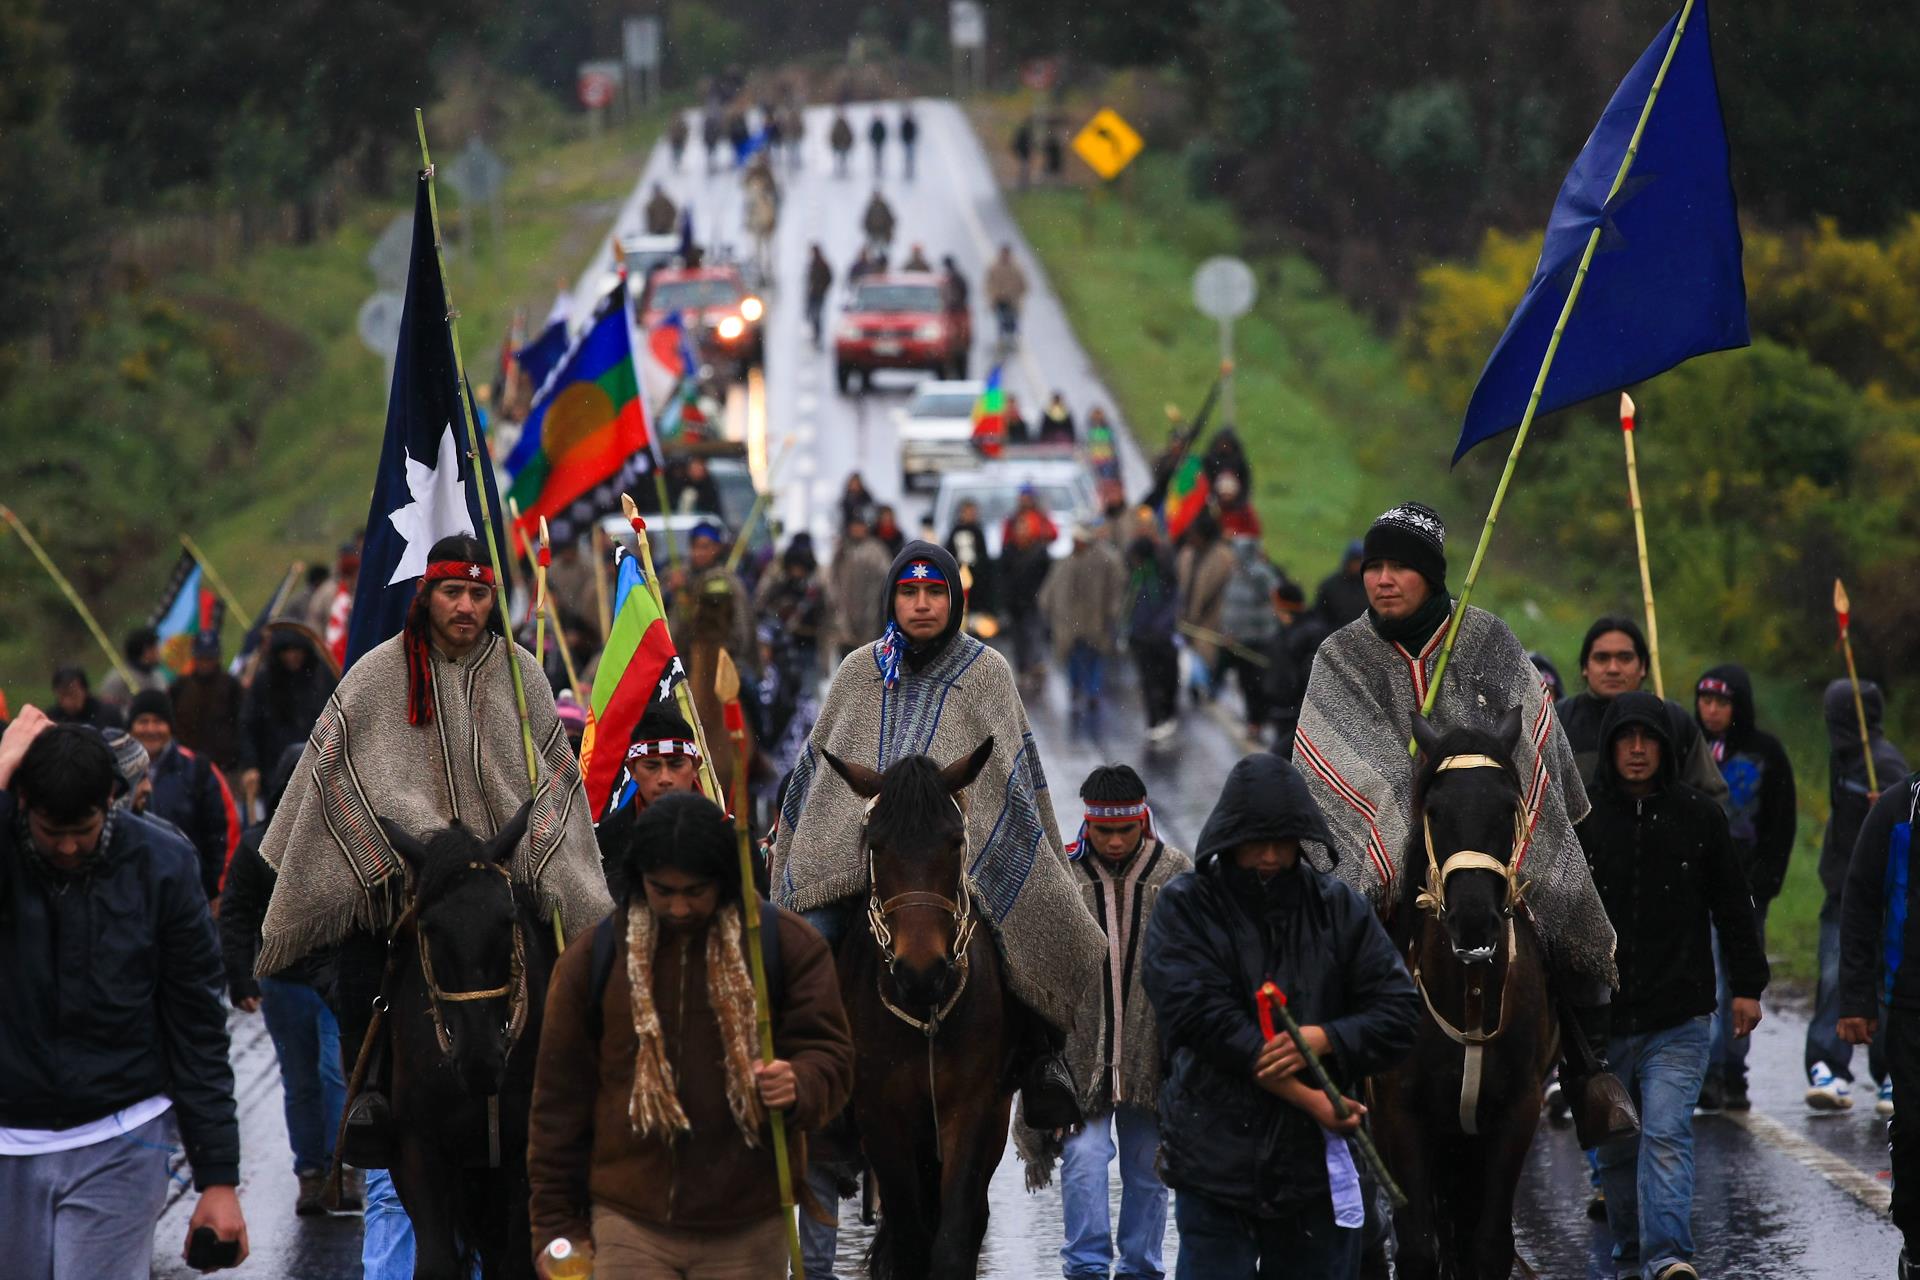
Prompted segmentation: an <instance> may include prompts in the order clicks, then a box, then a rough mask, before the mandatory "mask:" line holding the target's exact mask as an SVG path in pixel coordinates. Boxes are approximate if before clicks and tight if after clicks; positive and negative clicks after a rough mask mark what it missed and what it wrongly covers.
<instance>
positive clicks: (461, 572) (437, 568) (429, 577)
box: [420, 560, 493, 587]
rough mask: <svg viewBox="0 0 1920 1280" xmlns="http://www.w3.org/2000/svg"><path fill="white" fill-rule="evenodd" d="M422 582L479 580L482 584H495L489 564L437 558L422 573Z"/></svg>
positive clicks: (488, 585)
mask: <svg viewBox="0 0 1920 1280" xmlns="http://www.w3.org/2000/svg"><path fill="white" fill-rule="evenodd" d="M420 580H421V581H422V582H477V583H479V584H480V585H482V586H486V587H490V586H492V585H493V570H492V568H490V567H489V566H487V565H484V564H476V563H475V562H473V561H471V560H435V561H434V562H433V563H432V564H430V565H428V566H427V571H426V572H425V573H423V574H421V575H420Z"/></svg>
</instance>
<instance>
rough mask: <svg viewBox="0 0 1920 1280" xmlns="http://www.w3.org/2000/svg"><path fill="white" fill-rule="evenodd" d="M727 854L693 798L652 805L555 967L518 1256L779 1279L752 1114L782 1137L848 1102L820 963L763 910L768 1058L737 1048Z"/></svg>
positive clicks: (838, 1014)
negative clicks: (601, 907)
mask: <svg viewBox="0 0 1920 1280" xmlns="http://www.w3.org/2000/svg"><path fill="white" fill-rule="evenodd" d="M735 839H736V837H735V833H734V826H733V823H732V822H731V821H730V820H729V819H728V818H727V816H726V814H725V813H724V812H722V810H721V809H720V808H719V806H717V805H715V804H714V803H713V802H712V801H711V800H708V799H706V798H705V797H704V796H698V795H687V794H672V795H667V796H664V797H662V798H661V799H660V800H658V801H656V802H655V803H654V804H653V805H652V806H650V807H649V808H648V809H647V811H646V812H645V813H643V814H642V815H641V816H640V818H639V820H638V821H637V822H636V823H635V825H634V832H633V839H632V840H631V841H630V842H629V843H628V846H627V848H626V850H625V851H623V852H622V853H621V854H620V855H619V856H620V859H621V860H622V861H623V862H625V863H626V864H627V865H626V867H625V868H624V873H623V875H622V877H621V878H622V879H623V880H624V881H625V883H626V885H627V890H626V892H625V893H624V894H623V895H622V897H621V901H620V904H619V905H618V906H617V907H616V908H615V909H614V911H613V914H612V915H610V916H609V917H608V918H607V919H606V920H605V921H603V922H602V923H601V924H600V925H599V926H597V927H596V928H594V929H591V930H588V931H587V932H586V933H585V934H584V935H583V936H581V937H579V938H576V939H574V941H573V943H572V945H571V946H569V947H568V948H567V949H566V951H565V952H564V953H562V955H561V956H560V959H559V962H558V963H557V964H556V965H555V966H554V971H553V980H552V985H551V986H550V988H549V989H548V994H547V1006H546V1014H545V1021H544V1024H543V1026H542V1028H541V1034H540V1053H539V1059H538V1064H537V1066H536V1067H535V1070H534V1079H533V1106H532V1111H531V1113H530V1115H529V1117H528V1134H529V1137H528V1144H527V1145H528V1151H527V1180H528V1184H529V1188H530V1191H531V1197H530V1206H529V1213H530V1216H531V1220H532V1229H533V1247H534V1249H535V1250H536V1251H538V1252H545V1251H546V1249H547V1247H548V1245H549V1244H551V1243H552V1242H553V1241H555V1240H561V1239H564V1240H567V1241H568V1242H569V1243H571V1244H572V1245H573V1246H574V1247H575V1248H576V1249H578V1250H579V1251H580V1252H581V1253H584V1254H587V1255H588V1256H590V1257H591V1258H592V1259H593V1263H594V1273H595V1274H596V1275H599V1276H604V1277H607V1278H608V1280H618V1278H619V1277H623V1276H631V1277H652V1276H670V1275H671V1276H708V1277H713V1278H714V1280H724V1278H726V1277H739V1278H740V1280H747V1278H748V1277H765V1276H775V1275H784V1274H785V1273H786V1224H785V1222H784V1221H783V1219H782V1213H781V1208H780V1188H779V1183H778V1180H777V1178H776V1176H775V1165H774V1152H773V1141H772V1134H771V1132H770V1130H769V1122H768V1116H769V1115H770V1114H771V1113H773V1112H776V1111H777V1112H782V1113H784V1114H785V1116H786V1124H787V1132H788V1133H790V1134H793V1135H795V1136H798V1135H799V1134H803V1133H806V1132H809V1131H813V1130H817V1129H820V1128H821V1127H823V1126H824V1125H825V1124H826V1123H827V1122H828V1121H829V1120H831V1119H832V1118H833V1117H834V1116H835V1115H837V1114H838V1113H839V1112H840V1109H841V1108H842V1107H844V1106H845V1105H846V1102H847V1098H848V1096H849V1095H850V1094H851V1093H852V1090H853V1037H852V1033H851V1032H850V1031H849V1029H848V1026H847V1015H846V1011H845V1009H844V1008H842V1006H841V1002H840V983H839V979H838V977H837V976H836V974H835V972H834V964H833V954H832V952H830V951H829V950H828V948H827V946H826V944H825V943H824V942H823V941H822V940H821V938H820V935H819V934H818V933H816V932H814V931H813V929H811V928H810V927H808V925H807V924H806V923H805V922H804V921H803V920H801V918H800V917H799V916H797V915H795V914H794V913H792V912H791V911H786V910H782V909H781V908H779V907H776V906H774V905H773V904H772V903H768V902H762V904H761V907H760V910H761V913H762V914H761V922H760V929H761V949H762V952H763V955H764V957H765V963H766V970H767V994H768V1000H769V1006H770V1007H769V1009H768V1011H767V1013H768V1017H769V1019H770V1021H771V1023H772V1029H773V1044H774V1054H775V1057H774V1060H773V1061H772V1062H770V1063H762V1062H761V1061H760V1060H759V1056H758V1054H756V1053H753V1052H752V1050H751V1046H752V1045H753V1044H754V1042H755V1036H754V1021H755V1016H756V1013H755V994H754V983H753V979H752V976H751V974H750V963H749V957H748V953H747V950H746V948H747V945H748V944H747V941H746V938H747V935H746V931H745V929H744V927H743V923H742V922H743V916H744V907H743V905H742V904H743V902H744V898H745V895H746V894H748V893H752V892H753V891H754V890H753V886H752V885H750V884H743V883H742V881H741V876H740V855H739V850H738V847H737V846H736V844H735ZM541 1270H542V1273H543V1274H545V1267H544V1265H543V1266H542V1268H541Z"/></svg>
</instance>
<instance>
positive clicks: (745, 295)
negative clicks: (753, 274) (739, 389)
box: [638, 266, 767, 369]
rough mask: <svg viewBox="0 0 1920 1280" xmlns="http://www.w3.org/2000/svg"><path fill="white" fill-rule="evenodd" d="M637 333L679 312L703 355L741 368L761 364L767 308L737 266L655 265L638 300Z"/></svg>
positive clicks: (712, 360) (688, 332) (647, 330)
mask: <svg viewBox="0 0 1920 1280" xmlns="http://www.w3.org/2000/svg"><path fill="white" fill-rule="evenodd" d="M638 309H639V313H640V327H641V330H642V332H645V333H651V332H653V329H654V327H655V326H656V325H659V324H661V323H662V322H663V321H665V320H666V319H667V317H668V316H670V315H672V314H673V313H674V312H676V311H678V312H680V314H681V319H682V321H683V323H685V324H686V326H687V336H688V337H689V338H691V339H692V340H693V344H694V348H695V349H696V350H697V351H698V352H699V353H700V357H701V359H703V360H706V361H709V362H711V363H713V364H715V365H721V366H730V367H733V368H737V369H745V368H747V367H748V366H750V365H757V364H759V363H760V359H761V353H762V346H761V338H760V324H761V321H762V320H763V319H764V318H765V317H766V314H767V308H766V304H765V303H763V302H762V301H761V300H760V299H759V298H758V297H757V296H755V295H754V293H753V292H752V291H751V290H749V289H748V288H747V284H746V281H745V280H743V279H742V278H741V276H740V269H739V268H738V267H730V266H717V267H660V268H657V269H656V270H655V271H654V272H653V274H652V275H650V276H648V277H647V285H646V290H645V291H644V292H643V293H642V294H641V295H640V302H639V304H638Z"/></svg>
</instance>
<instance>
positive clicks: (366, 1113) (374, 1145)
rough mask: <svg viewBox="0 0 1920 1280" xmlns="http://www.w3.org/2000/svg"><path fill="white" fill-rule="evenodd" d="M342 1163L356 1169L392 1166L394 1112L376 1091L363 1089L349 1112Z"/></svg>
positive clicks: (341, 1157) (349, 1108)
mask: <svg viewBox="0 0 1920 1280" xmlns="http://www.w3.org/2000/svg"><path fill="white" fill-rule="evenodd" d="M340 1162H341V1163H342V1164H350V1165H352V1166H353V1167H354V1168H356V1169H386V1168H389V1167H391V1166H392V1164H393V1108H392V1106H391V1105H389V1103H388V1102H387V1096H386V1095H385V1094H384V1093H381V1092H380V1091H378V1090H377V1089H362V1090H361V1091H360V1092H359V1094H357V1095H356V1096H355V1097H354V1099H353V1105H352V1106H350V1107H348V1108H347V1118H346V1124H345V1126H344V1133H343V1135H342V1138H341V1142H340Z"/></svg>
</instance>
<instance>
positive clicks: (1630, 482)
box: [1620, 391, 1667, 698]
mask: <svg viewBox="0 0 1920 1280" xmlns="http://www.w3.org/2000/svg"><path fill="white" fill-rule="evenodd" d="M1633 426H1634V420H1633V397H1632V396H1630V395H1628V394H1627V393H1626V392H1624V391H1622V392H1621V393H1620V438H1621V439H1623V440H1625V441H1626V442H1627V496H1628V497H1629V498H1631V499H1632V501H1633V538H1634V541H1635V542H1636V543H1638V544H1639V547H1640V599H1641V601H1642V603H1644V604H1645V605H1646V608H1647V653H1648V655H1649V656H1650V657H1651V658H1652V660H1653V692H1654V696H1655V697H1658V698H1665V697H1666V696H1667V686H1666V682H1665V681H1663V680H1661V678H1660V620H1659V619H1658V618H1657V617H1656V616H1655V615H1654V612H1653V572H1652V570H1650V569H1649V568H1648V567H1647V518H1646V515H1645V513H1644V512H1643V510H1642V508H1641V506H1640V463H1639V461H1638V459H1636V458H1635V456H1634V452H1633Z"/></svg>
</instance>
